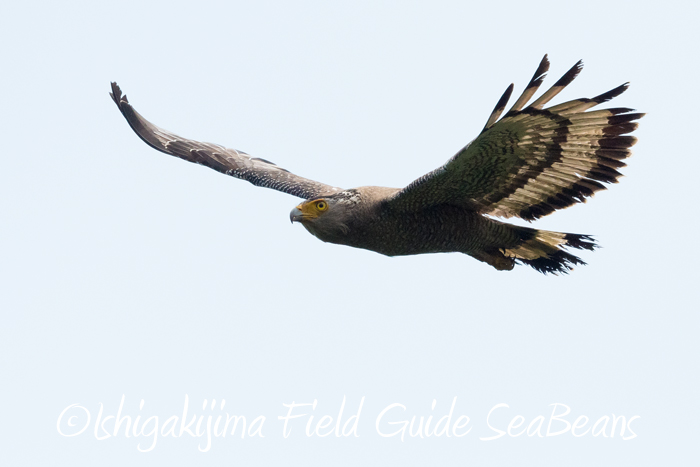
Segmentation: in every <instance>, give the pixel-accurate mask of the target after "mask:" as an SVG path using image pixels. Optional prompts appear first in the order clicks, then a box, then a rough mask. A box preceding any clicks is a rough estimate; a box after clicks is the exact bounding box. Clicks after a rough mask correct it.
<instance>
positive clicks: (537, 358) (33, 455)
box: [0, 1, 700, 466]
mask: <svg viewBox="0 0 700 467" xmlns="http://www.w3.org/2000/svg"><path fill="white" fill-rule="evenodd" d="M567 5H569V4H565V3H561V2H554V1H552V2H541V1H533V2H497V3H496V2H494V3H491V4H484V3H479V4H477V3H476V2H377V1H373V2H358V1H353V2H198V3H197V4H195V3H191V4H190V3H185V2H128V1H127V2H119V3H116V4H115V3H114V2H110V3H108V2H60V3H56V2H35V3H31V4H30V3H26V2H25V3H19V2H16V3H14V4H7V5H4V6H3V7H2V11H1V12H0V44H2V45H0V50H1V51H2V52H1V57H2V68H3V73H2V75H0V83H1V84H2V87H1V88H2V90H3V97H2V108H3V109H4V112H2V114H0V127H1V128H3V135H4V136H5V138H4V148H3V153H4V156H3V164H2V165H3V169H2V170H1V171H0V213H1V214H2V219H3V226H2V228H1V229H0V238H1V239H2V243H1V245H2V247H1V248H2V249H1V250H0V257H1V258H2V268H0V275H1V277H0V279H1V280H0V284H2V285H0V288H2V293H1V297H2V298H1V299H0V300H1V302H0V303H1V306H2V318H3V325H2V327H1V328H0V372H1V374H2V375H3V384H2V385H1V386H2V390H0V394H2V411H1V412H0V413H1V414H2V417H1V418H2V423H0V439H2V449H0V463H2V464H3V465H58V464H67V463H68V462H70V463H71V464H72V465H154V464H158V465H160V464H165V463H172V464H173V465H176V464H177V463H184V462H187V463H188V464H190V465H192V464H194V463H195V462H196V463H197V465H251V466H254V465H305V466H315V465H323V466H327V465H348V466H350V465H352V466H356V465H397V464H401V465H523V466H529V465H537V466H542V465H555V463H556V465H567V466H569V465H571V466H575V465H585V466H590V465H598V466H606V465H611V466H612V465H614V466H624V465H634V466H643V465H662V464H664V465H671V464H672V465H692V464H694V462H696V460H697V459H696V458H697V454H696V449H695V446H696V445H697V436H698V434H699V433H698V429H697V424H696V423H695V422H694V420H695V418H696V417H697V414H698V409H699V408H700V407H699V405H698V402H697V393H698V384H697V379H698V378H697V368H698V358H697V355H698V344H697V341H696V336H697V331H698V324H699V323H698V313H697V308H698V305H697V299H698V292H697V282H698V273H697V271H696V268H697V266H696V265H695V260H696V258H695V243H696V242H697V237H698V234H697V232H698V222H697V218H698V216H697V214H698V213H697V207H696V199H697V195H696V189H697V186H698V183H697V180H696V179H697V174H698V171H699V169H700V163H699V162H698V161H699V158H698V154H697V149H696V148H695V144H694V143H693V138H694V137H695V133H696V131H697V130H696V129H695V125H696V120H697V118H696V115H695V107H696V104H697V102H698V90H697V85H696V83H695V81H696V79H697V76H698V74H699V71H700V70H699V69H698V54H697V44H698V43H700V42H699V41H700V37H698V33H697V27H696V24H695V22H696V21H695V20H696V19H697V18H698V13H699V12H698V7H697V6H696V5H695V4H693V3H691V2H674V1H669V2H662V3H659V2H648V3H643V2H611V1H606V2H584V3H579V4H576V5H575V6H567ZM545 53H548V54H549V57H550V60H551V62H552V67H551V71H550V74H549V77H548V79H547V81H546V82H545V86H546V85H551V84H553V83H554V82H555V81H556V79H558V78H559V76H560V75H561V74H563V73H564V72H565V71H566V70H568V69H569V67H571V66H572V65H573V64H574V63H575V62H576V61H577V60H578V59H583V60H584V62H585V67H584V70H583V72H582V74H581V75H580V76H579V78H578V79H577V80H576V81H575V82H574V83H573V84H572V85H571V86H570V87H569V88H567V89H566V90H565V92H563V93H562V94H561V95H560V96H558V97H557V99H556V101H555V103H556V102H562V101H563V100H568V99H573V98H579V97H592V96H594V95H597V94H600V93H602V92H604V91H607V90H609V89H612V88H613V87H616V86H617V85H619V84H621V83H624V82H626V81H630V82H631V87H630V89H629V91H628V92H627V93H625V94H624V95H622V96H620V97H619V98H617V99H615V101H613V103H612V104H611V105H614V106H627V107H633V108H636V109H638V110H640V111H643V112H647V113H648V115H647V116H646V117H645V118H644V119H643V120H642V121H641V125H640V128H639V130H638V131H637V133H636V135H637V136H638V137H639V140H640V142H639V143H638V144H637V146H635V148H634V155H633V157H632V158H631V159H630V161H629V167H627V168H625V169H624V173H625V175H626V176H625V177H624V178H623V179H622V180H621V182H620V183H619V184H618V185H615V186H613V187H611V190H609V191H607V192H603V193H600V194H598V195H597V196H596V197H595V198H594V199H592V200H591V201H589V202H588V203H587V204H585V205H579V206H575V207H573V208H571V209H568V210H566V211H563V212H559V213H555V214H553V215H551V216H549V217H547V218H545V219H542V220H540V221H538V222H537V223H536V224H533V225H536V226H537V227H538V228H544V229H550V230H558V231H567V232H576V233H585V234H593V235H595V236H596V239H597V240H598V242H599V243H600V244H601V245H602V246H603V248H601V249H600V250H598V251H596V252H594V253H590V252H583V253H582V254H581V256H582V258H583V259H584V260H585V261H587V262H588V263H589V264H588V265H587V266H585V267H579V268H577V269H576V270H575V271H574V272H573V273H572V274H570V275H569V276H565V277H553V276H547V277H545V276H543V275H541V274H538V273H536V272H535V271H534V270H532V269H530V268H526V267H519V268H516V269H515V270H514V271H511V272H498V271H495V270H493V269H492V268H490V267H488V266H486V265H484V264H482V263H479V262H478V261H475V260H473V259H472V258H470V257H467V256H465V255H460V254H449V255H424V256H417V257H403V258H386V257H383V256H381V255H378V254H375V253H371V252H368V251H362V250H356V249H350V248H347V247H342V246H336V245H330V244H324V243H322V242H320V241H318V240H317V239H315V238H314V237H312V236H311V235H309V234H308V233H307V232H306V231H305V230H304V229H303V228H302V227H301V226H300V225H290V223H289V217H288V213H289V211H290V210H291V208H293V207H294V206H295V205H296V203H297V202H298V199H297V198H293V197H291V196H288V195H285V194H282V193H278V192H275V191H271V190H264V189H260V188H256V187H253V186H252V185H250V184H248V183H245V182H242V181H239V180H235V179H233V178H230V177H226V176H223V175H221V174H218V173H216V172H214V171H212V170H208V169H206V168H203V167H198V166H195V165H192V164H187V163H185V162H183V161H180V160H177V159H175V158H171V157H168V156H166V155H164V154H160V153H157V152H156V151H154V150H152V149H150V148H149V147H147V146H146V145H145V144H143V143H142V142H141V141H140V140H139V139H138V138H137V137H136V136H135V135H134V134H133V133H132V132H131V130H130V129H129V127H128V125H127V124H126V122H125V121H124V119H123V118H122V116H121V115H120V114H119V111H118V110H117V108H116V107H115V105H114V103H113V102H112V101H111V99H110V98H109V96H108V91H109V82H110V81H113V80H115V81H117V82H118V83H119V84H120V86H121V87H122V89H123V90H124V91H125V92H126V93H127V95H128V96H129V99H130V101H131V102H132V103H133V104H134V106H135V107H136V109H138V111H139V112H141V113H142V114H143V115H144V116H145V117H146V118H148V119H149V120H151V121H153V122H154V123H156V124H157V125H159V126H162V127H164V128H167V129H169V130H171V131H174V132H176V133H179V134H181V135H183V136H187V137H191V138H196V139H200V140H204V141H212V142H216V143H220V144H223V145H226V146H229V147H234V148H237V149H240V150H243V151H246V152H248V153H249V154H251V155H254V156H256V157H262V158H265V159H269V160H272V161H274V162H276V163H278V164H279V165H281V166H283V167H285V168H287V169H289V170H291V171H293V172H295V173H297V174H299V175H302V176H305V177H308V178H312V179H316V180H319V181H323V182H326V183H329V184H333V185H336V186H342V187H354V186H362V185H384V186H397V187H399V186H404V185H406V184H408V183H409V182H411V181H412V180H413V179H415V178H417V177H418V176H420V175H422V174H424V173H426V172H428V171H430V170H432V169H434V168H436V167H438V166H439V165H441V164H442V163H443V162H445V161H446V160H447V159H448V158H449V157H450V156H452V155H453V154H454V153H455V152H456V151H457V150H458V149H460V148H461V147H462V146H464V145H465V144H466V143H467V142H469V141H470V140H471V139H472V138H473V137H474V136H476V134H477V133H478V131H479V130H480V129H481V128H482V127H483V124H484V123H485V121H486V119H487V117H488V115H489V113H490V111H491V110H492V108H493V106H494V105H495V103H496V101H497V100H498V98H499V97H500V95H501V93H502V92H503V91H504V90H505V88H506V87H507V86H508V84H510V83H511V82H514V83H515V86H516V88H515V89H516V91H515V92H516V93H518V92H519V91H520V90H521V89H522V88H523V87H524V86H525V84H526V83H527V81H528V80H529V79H530V77H531V76H532V73H533V72H534V70H535V68H536V67H537V64H538V63H539V60H540V59H541V58H542V55H543V54H545ZM122 395H124V397H125V403H124V409H123V411H124V413H125V414H127V415H130V416H132V417H135V416H137V415H141V416H142V418H143V419H145V418H147V417H150V416H152V415H157V416H159V417H160V420H161V423H163V422H164V421H165V420H166V419H167V418H168V417H169V416H171V415H173V414H175V415H179V414H181V413H182V410H183V403H184V400H185V395H188V397H189V401H190V407H191V408H194V409H193V410H195V412H196V413H198V414H203V415H213V416H216V415H217V414H221V413H224V412H228V413H230V414H234V413H235V414H237V415H245V416H246V417H247V418H248V420H249V421H251V420H252V419H253V418H255V417H256V416H259V415H263V416H265V417H266V418H267V419H266V421H265V423H264V428H263V434H264V436H265V437H264V438H262V439H259V438H257V437H253V438H248V437H246V438H245V439H240V438H238V437H234V438H231V437H227V438H224V439H214V440H213V441H212V447H211V449H210V451H209V452H207V453H201V452H199V451H198V450H197V445H198V444H199V443H200V442H201V439H194V438H192V437H188V436H185V437H182V438H172V437H166V438H162V439H158V441H157V445H156V447H155V448H154V449H153V451H151V452H149V453H141V452H138V450H137V444H139V443H142V445H146V446H148V445H149V444H150V440H149V439H148V438H144V437H141V438H134V437H133V436H132V437H130V438H125V437H124V436H123V434H120V435H118V436H116V437H112V438H109V439H107V440H102V441H99V440H97V439H95V436H94V435H93V434H92V427H91V428H90V429H88V430H87V431H86V432H85V433H83V434H81V435H79V436H76V437H62V436H61V435H59V433H58V431H57V428H56V423H57V419H58V416H59V414H60V413H61V411H62V410H63V409H64V408H66V407H68V406H69V405H71V404H75V403H78V404H80V405H82V406H84V407H86V408H88V410H90V412H91V416H92V419H93V422H92V423H94V418H95V417H96V415H97V412H98V411H99V407H100V404H101V403H102V404H104V411H105V415H108V414H111V415H114V413H115V412H116V410H117V408H118V406H119V401H120V399H121V397H122ZM344 396H345V397H346V414H347V415H346V416H345V417H346V418H347V417H349V416H350V415H352V414H353V413H354V412H353V411H356V410H357V407H358V404H359V401H360V400H361V399H362V398H363V397H364V398H365V401H364V405H363V409H362V414H361V417H360V420H359V423H358V427H357V432H358V434H359V437H358V438H347V439H346V438H336V437H335V436H329V437H326V438H317V437H311V438H307V437H306V436H305V435H304V434H303V429H304V425H305V420H306V419H302V418H300V419H298V420H303V422H301V423H299V424H298V425H293V423H296V422H295V421H291V422H290V424H292V425H290V426H292V434H291V435H290V437H289V438H286V439H285V438H284V437H283V436H282V434H281V433H282V430H281V422H280V421H279V420H277V417H278V416H279V415H284V414H285V413H286V409H285V408H284V407H283V405H282V404H285V403H286V404H289V403H291V402H292V401H295V402H297V403H304V402H308V403H311V402H313V401H314V399H317V400H318V405H317V408H316V410H315V411H313V414H314V416H315V420H318V419H320V418H321V416H323V415H325V414H330V415H333V416H335V415H334V414H337V412H338V409H339V408H340V405H341V402H342V400H343V397H344ZM454 397H457V402H456V408H455V414H454V415H455V416H454V418H453V422H454V421H455V420H456V418H457V417H458V416H460V415H467V416H469V417H470V419H471V425H470V426H472V427H473V429H472V431H471V432H470V433H469V434H468V435H467V436H464V437H462V438H455V437H451V438H445V437H444V436H443V437H439V438H436V437H432V438H427V439H421V438H410V437H407V438H406V440H405V441H404V442H401V441H400V439H398V438H396V437H395V438H382V437H380V436H379V435H378V434H377V432H376V430H375V419H376V417H377V415H378V414H379V413H380V412H381V411H382V409H384V408H385V407H387V406H389V405H390V404H394V403H401V404H403V405H405V406H406V407H407V411H406V415H408V416H409V417H410V416H411V415H414V414H416V415H418V416H420V415H424V416H426V417H427V416H428V415H433V416H434V418H435V420H437V419H439V418H440V417H442V416H443V415H445V414H446V412H447V411H448V410H449V407H450V404H451V403H452V400H453V398H454ZM141 399H143V400H145V404H144V407H143V409H139V402H140V401H141ZM204 399H206V400H207V401H208V403H211V400H212V399H215V400H216V401H217V404H218V403H219V401H221V399H225V400H226V406H225V409H224V410H223V411H221V410H218V411H217V410H211V409H207V410H205V411H203V410H202V403H203V401H204ZM433 399H436V400H437V404H436V407H435V409H434V410H432V409H431V404H432V401H433ZM501 403H505V404H508V405H509V406H510V408H508V409H506V408H501V409H496V411H495V412H494V414H493V415H492V418H491V419H490V420H491V421H492V422H493V423H496V424H497V425H498V426H499V427H501V428H504V429H505V428H506V427H507V424H508V422H509V420H510V419H512V418H513V417H515V416H516V415H519V414H520V415H523V416H524V418H525V419H526V421H527V423H529V422H530V421H531V420H533V419H535V418H536V417H537V416H539V415H542V416H545V417H549V415H550V414H551V411H552V407H551V406H550V404H553V403H562V404H566V405H567V406H569V407H570V408H571V414H570V415H568V416H567V420H569V421H570V422H573V421H574V420H575V419H576V418H577V417H579V416H581V415H585V416H588V417H589V418H590V419H591V423H589V425H588V426H590V425H591V424H592V423H593V421H595V420H597V419H599V418H600V417H603V416H606V415H608V416H611V415H613V414H614V415H616V416H619V415H624V416H626V417H627V418H630V417H632V416H639V417H640V418H639V419H636V420H635V421H634V422H633V424H632V428H633V429H634V431H635V433H636V434H637V437H636V438H635V439H631V440H627V441H623V440H622V439H621V438H620V436H619V435H616V436H615V437H614V438H612V439H611V438H604V437H603V436H598V437H593V436H592V435H591V434H588V435H586V436H583V437H580V438H577V437H574V436H572V435H571V433H567V434H563V435H560V436H555V437H549V438H547V437H545V438H538V437H536V436H534V437H527V436H526V435H523V436H520V437H517V438H510V437H508V436H504V437H503V438H500V439H497V440H493V441H482V440H480V439H479V438H480V437H488V436H492V435H493V434H494V432H493V431H490V430H489V429H488V426H487V425H486V418H487V415H488V413H489V411H490V410H491V409H492V408H493V407H494V406H496V405H497V404H501ZM191 410H192V409H191ZM390 414H396V418H395V419H394V420H400V419H401V416H402V414H401V413H399V411H395V412H390ZM344 421H345V419H343V422H344ZM385 428H387V429H388V425H387V426H386V427H385ZM545 429H546V424H545V427H544V428H543V430H545ZM558 429H559V428H558V427H557V426H556V425H553V426H552V431H557V430H558ZM608 433H609V430H608ZM693 459H695V460H693Z"/></svg>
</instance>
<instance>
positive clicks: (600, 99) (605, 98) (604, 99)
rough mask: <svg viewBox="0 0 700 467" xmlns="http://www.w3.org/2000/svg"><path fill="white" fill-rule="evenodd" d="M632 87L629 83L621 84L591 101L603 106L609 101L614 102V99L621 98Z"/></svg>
mask: <svg viewBox="0 0 700 467" xmlns="http://www.w3.org/2000/svg"><path fill="white" fill-rule="evenodd" d="M629 87H630V83H629V82H627V83H625V84H621V85H620V86H618V87H616V88H615V89H611V90H610V91H608V92H604V93H603V94H601V95H600V96H596V97H594V98H593V99H591V100H592V101H593V102H595V103H597V104H602V103H603V102H608V101H609V100H612V99H613V98H615V97H617V96H619V95H620V94H622V93H623V92H625V91H627V88H629Z"/></svg>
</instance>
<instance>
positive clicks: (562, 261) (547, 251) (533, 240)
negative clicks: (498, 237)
mask: <svg viewBox="0 0 700 467" xmlns="http://www.w3.org/2000/svg"><path fill="white" fill-rule="evenodd" d="M513 227H514V228H515V229H516V231H517V233H518V234H519V235H520V238H521V239H522V242H521V243H520V244H519V245H518V246H516V247H514V248H507V249H503V250H501V252H502V253H503V254H504V256H506V257H509V258H512V259H513V260H514V261H515V262H516V263H518V264H527V265H528V266H530V267H532V268H534V269H535V270H537V271H539V272H541V273H543V274H560V273H561V274H568V273H569V271H571V270H573V267H574V266H578V265H581V266H585V264H586V263H585V262H584V261H583V260H582V259H581V258H579V257H578V256H575V255H572V254H571V253H569V252H568V251H566V250H565V249H564V248H576V249H579V250H581V249H583V250H593V249H595V248H598V245H597V244H596V243H595V240H593V238H592V237H591V236H590V235H580V234H572V233H561V232H550V231H547V230H537V229H530V228H527V227H516V226H513Z"/></svg>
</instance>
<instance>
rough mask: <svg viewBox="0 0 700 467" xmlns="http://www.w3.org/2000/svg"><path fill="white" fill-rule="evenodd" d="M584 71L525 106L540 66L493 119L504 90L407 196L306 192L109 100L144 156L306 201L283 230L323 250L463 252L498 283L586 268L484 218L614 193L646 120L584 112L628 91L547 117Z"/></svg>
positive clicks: (382, 191) (563, 249) (269, 166)
mask: <svg viewBox="0 0 700 467" xmlns="http://www.w3.org/2000/svg"><path fill="white" fill-rule="evenodd" d="M582 68H583V62H582V61H580V60H579V61H578V62H577V63H576V64H575V65H574V66H573V67H572V68H571V69H570V70H569V71H567V72H566V73H565V74H564V76H562V78H561V79H560V80H559V81H557V82H556V83H555V84H554V85H553V86H552V87H551V88H549V90H547V91H546V92H544V93H543V94H542V95H541V96H540V97H538V98H537V99H535V100H534V101H533V102H532V103H530V104H529V105H527V106H526V104H528V102H529V101H530V100H531V98H532V97H533V95H534V94H535V93H536V91H537V89H538V88H539V87H540V85H541V84H542V82H543V80H544V78H545V75H546V72H547V71H548V69H549V60H548V58H547V55H545V56H544V58H543V59H542V61H541V62H540V64H539V66H538V67H537V71H535V74H534V75H533V77H532V79H531V80H530V83H529V84H528V85H527V87H526V88H525V90H524V91H523V93H522V94H521V95H520V97H519V98H518V99H517V100H516V101H515V104H513V106H512V107H511V108H510V110H508V111H507V112H506V113H505V114H504V115H503V117H502V118H500V119H499V117H501V115H502V114H503V112H504V110H505V108H506V105H507V103H508V101H509V99H510V96H511V94H512V92H513V84H511V85H510V86H508V88H507V89H506V91H505V93H504V94H503V96H502V97H501V98H500V99H499V100H498V103H497V104H496V107H495V108H494V109H493V111H492V112H491V115H490V116H489V118H488V120H487V121H486V125H485V126H484V128H483V129H482V130H481V133H480V134H479V135H478V136H477V137H476V138H475V139H474V140H473V141H472V142H471V143H469V144H468V145H466V146H465V147H464V148H463V149H461V150H460V151H459V152H457V154H455V155H454V156H453V157H452V158H451V159H449V160H448V161H447V162H446V163H445V164H444V165H443V166H442V167H439V168H437V169H435V170H433V171H432V172H430V173H428V174H426V175H423V176H422V177H420V178H418V179H417V180H415V181H413V182H412V183H410V184H409V185H408V186H406V187H404V188H388V187H378V186H364V187H359V188H351V189H343V188H338V187H334V186H331V185H326V184H323V183H319V182H316V181H313V180H309V179H307V178H303V177H300V176H297V175H295V174H293V173H291V172H289V171H288V170H285V169H283V168H281V167H279V166H277V165H276V164H274V163H272V162H270V161H268V160H265V159H261V158H258V157H251V156H249V155H248V154H246V153H244V152H242V151H238V150H236V149H229V148H225V147H223V146H219V145H217V144H212V143H204V142H199V141H195V140H191V139H187V138H182V137H180V136H178V135H176V134H174V133H171V132H169V131H167V130H164V129H162V128H160V127H157V126H155V125H153V124H152V123H150V122H149V121H147V120H146V119H145V118H143V117H142V116H141V115H140V114H139V113H138V112H136V110H134V108H133V107H132V106H131V104H130V103H129V101H128V99H127V97H126V95H124V94H122V91H121V89H120V88H119V86H118V85H117V84H116V83H114V82H113V83H112V92H111V93H110V95H111V97H112V99H113V100H114V102H115V103H116V104H117V107H119V110H120V111H121V113H122V115H124V117H125V118H126V121H127V122H128V123H129V126H131V129H132V130H133V131H134V132H136V134H137V135H138V136H139V137H140V138H141V139H142V140H143V141H144V142H145V143H146V144H148V145H149V146H151V147H152V148H154V149H157V150H159V151H162V152H164V153H166V154H170V155H172V156H176V157H179V158H181V159H184V160H186V161H190V162H195V163H197V164H201V165H205V166H207V167H210V168H212V169H214V170H217V171H219V172H222V173H224V174H226V175H230V176H232V177H235V178H240V179H242V180H247V181H248V182H250V183H252V184H253V185H256V186H261V187H265V188H272V189H274V190H278V191H281V192H284V193H288V194H290V195H294V196H297V197H300V198H303V199H304V201H302V202H301V203H300V204H299V205H298V206H296V207H295V208H294V209H292V211H291V213H290V219H291V221H292V223H294V222H299V223H300V224H302V225H303V226H304V227H305V228H306V230H308V231H309V232H310V233H311V234H313V235H314V236H316V237H317V238H319V239H320V240H322V241H324V242H330V243H336V244H340V245H347V246H351V247H355V248H363V249H366V250H371V251H375V252H377V253H381V254H383V255H387V256H401V255H417V254H423V253H447V252H460V253H465V254H467V255H469V256H472V257H474V258H476V259H477V260H479V261H483V262H485V263H487V264H490V265H491V266H493V267H494V268H496V269H497V270H501V271H508V270H512V269H513V267H514V266H515V265H516V264H526V265H529V266H531V267H532V268H534V269H535V270H537V271H539V272H542V273H544V274H547V273H552V274H557V273H568V272H569V271H570V270H572V269H573V266H575V265H584V264H586V263H584V262H583V261H582V260H581V259H580V258H578V257H577V256H575V255H573V254H571V253H570V252H569V251H567V249H570V248H575V249H586V250H593V249H595V248H596V247H597V246H598V245H597V244H596V243H595V240H594V239H593V238H592V237H591V236H590V235H581V234H573V233H560V232H551V231H547V230H538V229H533V228H528V227H522V226H517V225H512V224H508V223H505V222H501V221H499V220H496V219H494V218H493V217H502V218H510V217H519V218H521V219H525V220H526V221H533V220H535V219H538V218H540V217H542V216H546V215H548V214H550V213H552V212H554V211H556V210H559V209H564V208H567V207H569V206H571V205H573V204H575V203H578V202H585V201H586V198H588V197H591V196H593V194H594V193H595V192H597V191H600V190H604V189H605V188H606V187H605V185H604V183H617V180H618V178H619V177H620V176H621V174H620V172H618V170H617V169H619V168H620V167H624V166H625V163H624V162H623V160H624V159H627V158H628V157H629V156H630V154H631V151H630V149H629V148H630V147H631V146H632V145H634V144H635V142H636V138H635V137H633V136H630V135H629V133H631V132H633V131H634V130H635V129H636V128H637V125H638V122H636V120H639V119H640V118H641V117H642V116H644V114H642V113H635V112H634V110H633V109H629V108H622V107H618V108H610V109H605V110H589V109H591V108H593V107H595V106H597V105H599V104H602V103H604V102H607V101H609V100H611V99H613V98H614V97H616V96H618V95H620V94H622V93H623V92H624V91H625V90H626V89H627V87H628V85H629V83H625V84H623V85H621V86H618V87H616V88H615V89H612V90H611V91H608V92H606V93H603V94H601V95H599V96H597V97H593V98H582V99H576V100H572V101H568V102H564V103H563V104H558V105H554V106H550V107H547V108H545V105H546V104H547V103H548V102H549V101H550V100H551V99H552V98H553V97H555V96H556V95H557V94H559V93H560V92H561V91H562V90H563V89H564V88H565V87H566V86H567V85H569V84H570V83H571V82H572V81H573V80H574V78H576V76H578V74H579V73H580V72H581V69H582Z"/></svg>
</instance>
